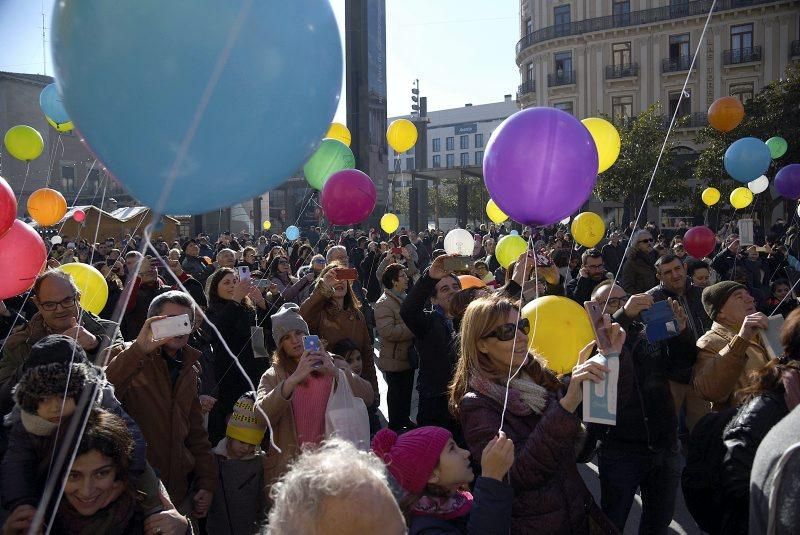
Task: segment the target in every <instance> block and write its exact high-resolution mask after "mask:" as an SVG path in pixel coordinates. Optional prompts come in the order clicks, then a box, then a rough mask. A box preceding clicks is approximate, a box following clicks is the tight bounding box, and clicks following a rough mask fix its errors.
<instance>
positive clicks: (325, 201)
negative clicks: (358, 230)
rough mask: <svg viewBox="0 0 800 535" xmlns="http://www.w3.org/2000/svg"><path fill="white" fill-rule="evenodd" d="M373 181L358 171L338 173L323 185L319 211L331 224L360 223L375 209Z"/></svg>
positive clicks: (375, 194)
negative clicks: (320, 209)
mask: <svg viewBox="0 0 800 535" xmlns="http://www.w3.org/2000/svg"><path fill="white" fill-rule="evenodd" d="M377 195H378V194H377V192H376V191H375V184H373V183H372V179H371V178H370V177H368V176H367V175H366V174H364V173H362V172H361V171H359V170H358V169H345V170H343V171H338V172H336V173H334V174H332V175H331V176H330V178H328V181H327V182H325V185H324V186H322V195H321V196H320V201H321V204H322V212H323V213H324V214H325V217H327V218H328V221H330V223H331V224H332V225H355V224H356V223H361V222H362V221H364V220H365V219H366V218H368V217H369V215H370V214H371V213H372V210H374V209H375V199H376V198H377Z"/></svg>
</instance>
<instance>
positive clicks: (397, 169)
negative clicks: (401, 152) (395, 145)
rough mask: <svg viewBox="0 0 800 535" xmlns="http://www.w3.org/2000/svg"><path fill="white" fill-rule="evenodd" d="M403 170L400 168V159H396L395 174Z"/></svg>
mask: <svg viewBox="0 0 800 535" xmlns="http://www.w3.org/2000/svg"><path fill="white" fill-rule="evenodd" d="M401 170H402V168H401V167H400V158H395V159H394V172H395V173H399V172H400V171H401Z"/></svg>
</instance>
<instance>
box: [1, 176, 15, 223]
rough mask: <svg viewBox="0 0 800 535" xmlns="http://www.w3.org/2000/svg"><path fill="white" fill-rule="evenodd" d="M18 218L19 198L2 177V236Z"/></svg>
mask: <svg viewBox="0 0 800 535" xmlns="http://www.w3.org/2000/svg"><path fill="white" fill-rule="evenodd" d="M16 218H17V198H16V197H15V196H14V192H13V191H12V189H11V186H9V185H8V182H6V179H5V178H3V177H1V176H0V236H2V235H3V234H5V233H6V231H7V230H8V229H10V228H11V224H12V223H13V222H14V220H15V219H16Z"/></svg>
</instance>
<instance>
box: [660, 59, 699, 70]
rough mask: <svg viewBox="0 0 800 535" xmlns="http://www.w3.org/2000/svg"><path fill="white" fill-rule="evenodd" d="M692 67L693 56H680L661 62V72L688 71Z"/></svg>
mask: <svg viewBox="0 0 800 535" xmlns="http://www.w3.org/2000/svg"><path fill="white" fill-rule="evenodd" d="M691 65H692V56H678V57H675V58H665V59H662V60H661V72H680V71H688V70H689V67H690V66H691Z"/></svg>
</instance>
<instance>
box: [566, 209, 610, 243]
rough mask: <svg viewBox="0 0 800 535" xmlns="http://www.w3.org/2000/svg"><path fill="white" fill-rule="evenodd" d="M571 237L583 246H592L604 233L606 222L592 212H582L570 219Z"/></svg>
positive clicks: (598, 241)
mask: <svg viewBox="0 0 800 535" xmlns="http://www.w3.org/2000/svg"><path fill="white" fill-rule="evenodd" d="M571 229H572V237H573V238H575V241H576V242H578V243H580V244H581V245H583V246H584V247H594V246H595V245H597V244H598V243H600V240H602V239H603V236H604V235H605V233H606V223H605V221H603V218H602V217H600V216H599V215H597V214H595V213H594V212H583V213H581V214H578V215H577V216H575V219H573V220H572V227H571Z"/></svg>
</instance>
